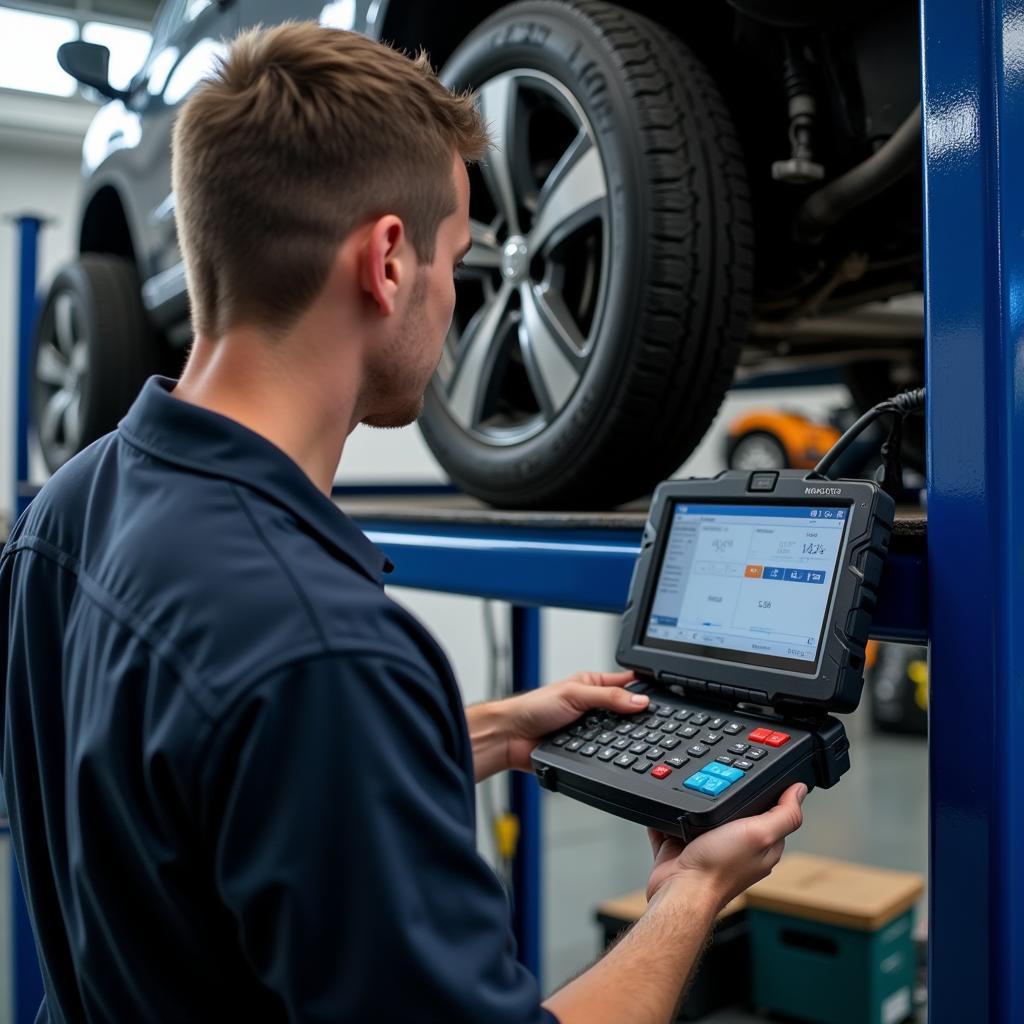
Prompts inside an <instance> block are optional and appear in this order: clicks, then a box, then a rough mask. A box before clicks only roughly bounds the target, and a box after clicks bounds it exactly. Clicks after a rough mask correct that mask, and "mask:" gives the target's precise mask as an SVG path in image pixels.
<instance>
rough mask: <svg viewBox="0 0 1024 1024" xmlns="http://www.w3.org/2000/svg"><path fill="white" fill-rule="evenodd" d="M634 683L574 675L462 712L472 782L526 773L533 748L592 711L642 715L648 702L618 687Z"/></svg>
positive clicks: (617, 675) (615, 676)
mask: <svg viewBox="0 0 1024 1024" xmlns="http://www.w3.org/2000/svg"><path fill="white" fill-rule="evenodd" d="M635 679H636V676H635V675H634V673H632V672H577V673H576V675H574V676H570V677H569V678H568V679H563V680H562V682H560V683H552V684H551V685H550V686H543V687H541V688H540V689H538V690H531V691H530V692H529V693H522V694H519V695H518V696H516V697H509V698H508V699H507V700H500V701H492V702H490V703H487V704H476V705H474V706H473V707H471V708H467V709H466V720H467V722H468V724H469V736H470V739H471V740H472V741H473V764H474V768H475V774H476V780H477V782H480V781H481V780H482V779H486V778H487V777H488V776H489V775H493V774H494V773H495V772H499V771H503V770H504V769H506V768H518V769H519V770H520V771H524V772H528V771H530V754H531V753H532V752H533V750H534V748H535V747H536V746H537V744H538V743H540V741H541V740H542V739H543V738H544V737H545V736H547V735H548V733H551V732H554V731H555V730H556V729H559V728H561V727H562V726H565V725H569V724H570V723H571V722H574V721H576V719H577V718H579V717H580V715H582V714H584V713H585V712H587V711H590V710H591V709H592V708H605V709H607V710H608V711H615V712H618V713H619V714H624V715H629V714H634V713H636V712H638V711H643V710H644V709H645V708H646V707H647V705H648V704H649V703H650V700H649V698H647V697H646V696H644V695H642V694H638V693H630V692H629V691H628V690H626V689H623V687H625V686H626V685H627V684H628V683H631V682H633V681H634V680H635Z"/></svg>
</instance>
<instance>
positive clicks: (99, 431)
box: [32, 253, 167, 473]
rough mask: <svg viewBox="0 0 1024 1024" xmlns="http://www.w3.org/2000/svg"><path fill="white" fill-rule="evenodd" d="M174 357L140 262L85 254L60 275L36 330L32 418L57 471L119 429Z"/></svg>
mask: <svg viewBox="0 0 1024 1024" xmlns="http://www.w3.org/2000/svg"><path fill="white" fill-rule="evenodd" d="M166 362H167V355H166V352H165V349H164V346H163V344H162V342H161V340H160V338H159V335H158V334H157V333H156V331H155V330H154V329H153V326H152V324H151V323H150V321H149V318H148V317H147V315H146V311H145V309H144V308H143V305H142V299H141V296H140V292H139V278H138V274H137V273H136V271H135V267H134V265H133V264H132V263H131V262H130V261H129V260H126V259H123V258H121V257H120V256H111V255H108V254H105V253H86V254H85V255H83V256H81V257H80V258H79V259H77V260H75V261H74V262H72V263H69V264H68V265H67V266H65V267H63V268H62V269H61V270H60V272H59V273H58V274H57V276H56V277H55V278H54V281H53V284H52V285H51V287H50V291H49V293H48V295H47V298H46V302H45V304H44V306H43V310H42V313H41V315H40V317H39V321H38V324H37V328H36V334H35V341H34V347H33V355H32V371H33V378H32V421H33V424H34V426H35V430H36V436H37V438H38V440H39V446H40V449H41V451H42V456H43V461H44V462H45V463H46V467H47V469H49V470H50V472H51V473H52V472H55V471H56V470H58V469H59V468H60V467H61V466H62V465H63V464H64V463H65V462H67V461H68V459H70V458H71V457H72V456H73V455H75V454H76V453H77V452H79V451H81V450H82V449H83V448H85V447H86V446H87V445H89V444H91V443H92V442H93V441H95V440H96V439H97V438H99V437H102V436H103V435H104V434H106V433H108V432H109V431H111V430H113V429H114V427H116V426H117V423H118V420H119V419H120V418H121V417H122V416H123V415H124V414H125V412H127V410H128V407H129V406H130V405H131V403H132V401H133V400H134V399H135V396H136V395H137V394H138V392H139V389H140V388H141V387H142V384H143V382H144V381H145V380H146V377H147V376H148V375H149V374H150V373H152V372H154V370H155V369H158V368H162V367H163V366H164V365H165V364H166Z"/></svg>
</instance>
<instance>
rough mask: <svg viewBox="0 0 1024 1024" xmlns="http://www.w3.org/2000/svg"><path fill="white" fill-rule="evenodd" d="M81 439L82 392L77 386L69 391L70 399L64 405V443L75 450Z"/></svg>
mask: <svg viewBox="0 0 1024 1024" xmlns="http://www.w3.org/2000/svg"><path fill="white" fill-rule="evenodd" d="M81 440H82V393H81V391H79V390H78V389H77V388H76V389H75V390H74V391H73V392H72V393H71V401H69V402H68V404H67V405H66V406H65V407H64V444H65V445H66V446H67V447H68V448H69V449H70V450H71V451H77V449H78V447H79V445H80V444H81Z"/></svg>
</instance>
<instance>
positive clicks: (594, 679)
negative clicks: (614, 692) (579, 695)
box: [573, 671, 636, 686]
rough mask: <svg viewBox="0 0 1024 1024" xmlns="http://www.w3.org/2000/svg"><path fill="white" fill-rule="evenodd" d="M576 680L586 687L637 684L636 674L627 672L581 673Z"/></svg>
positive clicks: (576, 676) (575, 677)
mask: <svg viewBox="0 0 1024 1024" xmlns="http://www.w3.org/2000/svg"><path fill="white" fill-rule="evenodd" d="M573 679H574V680H576V681H578V682H581V683H583V684H584V685H586V686H625V685H626V684H627V683H633V682H636V673H635V672H632V671H626V672H579V673H578V674H577V675H575V676H574V677H573Z"/></svg>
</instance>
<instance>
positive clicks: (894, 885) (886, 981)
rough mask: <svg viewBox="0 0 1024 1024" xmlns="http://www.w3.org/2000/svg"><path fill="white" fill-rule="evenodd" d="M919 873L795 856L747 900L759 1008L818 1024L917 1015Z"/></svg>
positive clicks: (881, 1021)
mask: <svg viewBox="0 0 1024 1024" xmlns="http://www.w3.org/2000/svg"><path fill="white" fill-rule="evenodd" d="M922 890H923V884H922V881H921V879H920V877H919V876H917V875H911V874H907V873H904V872H896V871H884V870H881V869H878V868H865V867H862V866H860V865H854V864H847V863H845V862H843V861H835V860H830V859H827V858H824V857H810V856H808V855H806V854H789V855H787V856H786V857H784V858H783V860H782V863H781V864H780V865H779V867H778V868H776V869H775V873H773V875H772V876H770V877H769V878H767V879H765V881H764V882H760V883H758V885H756V886H754V888H753V889H751V891H750V893H749V894H748V896H749V898H748V905H747V906H748V910H747V913H748V926H749V929H750V943H751V956H752V967H753V1001H754V1005H755V1006H757V1007H758V1008H759V1009H763V1010H769V1011H771V1012H773V1013H779V1014H785V1015H787V1016H790V1017H795V1018H798V1019H801V1020H806V1021H813V1022H814V1024H899V1022H900V1021H904V1020H906V1019H907V1018H908V1017H910V1015H911V1013H912V1011H913V993H914V975H915V967H916V960H915V950H914V940H913V930H914V904H915V903H916V902H917V900H918V898H919V897H920V895H921V892H922Z"/></svg>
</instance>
